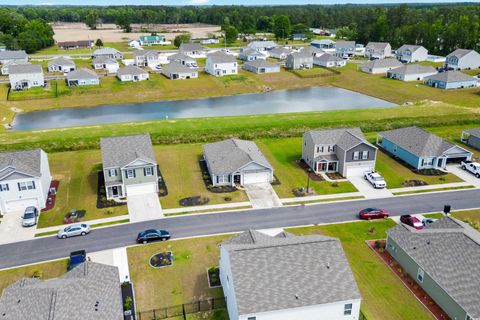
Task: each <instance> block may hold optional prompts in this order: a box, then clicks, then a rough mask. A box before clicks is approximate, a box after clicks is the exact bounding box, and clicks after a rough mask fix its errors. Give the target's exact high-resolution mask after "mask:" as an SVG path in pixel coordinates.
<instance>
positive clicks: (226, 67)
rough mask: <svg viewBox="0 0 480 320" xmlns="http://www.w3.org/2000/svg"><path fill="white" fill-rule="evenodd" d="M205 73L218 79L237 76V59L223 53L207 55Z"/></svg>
mask: <svg viewBox="0 0 480 320" xmlns="http://www.w3.org/2000/svg"><path fill="white" fill-rule="evenodd" d="M205 71H206V72H207V73H208V74H210V75H212V76H216V77H222V76H227V75H233V74H237V73H238V64H237V59H235V57H234V56H233V55H230V54H226V53H224V52H221V51H217V52H213V53H210V54H208V55H207V62H206V66H205Z"/></svg>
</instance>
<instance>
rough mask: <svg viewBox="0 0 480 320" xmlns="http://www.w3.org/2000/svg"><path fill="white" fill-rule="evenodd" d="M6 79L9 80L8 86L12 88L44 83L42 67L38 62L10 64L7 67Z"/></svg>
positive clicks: (24, 87) (40, 85) (25, 87)
mask: <svg viewBox="0 0 480 320" xmlns="http://www.w3.org/2000/svg"><path fill="white" fill-rule="evenodd" d="M8 79H9V80H10V88H12V89H13V90H24V89H30V88H33V87H43V86H44V85H45V78H44V77H43V69H42V66H41V65H39V64H17V65H12V66H10V67H9V68H8Z"/></svg>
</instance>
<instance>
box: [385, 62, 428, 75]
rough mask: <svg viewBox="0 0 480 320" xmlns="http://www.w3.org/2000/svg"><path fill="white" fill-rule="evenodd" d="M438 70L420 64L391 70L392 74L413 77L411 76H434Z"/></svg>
mask: <svg viewBox="0 0 480 320" xmlns="http://www.w3.org/2000/svg"><path fill="white" fill-rule="evenodd" d="M436 72H437V70H436V69H435V68H434V67H432V66H422V65H420V64H406V65H403V66H401V67H399V68H395V69H392V70H390V73H398V74H401V75H411V74H432V73H436Z"/></svg>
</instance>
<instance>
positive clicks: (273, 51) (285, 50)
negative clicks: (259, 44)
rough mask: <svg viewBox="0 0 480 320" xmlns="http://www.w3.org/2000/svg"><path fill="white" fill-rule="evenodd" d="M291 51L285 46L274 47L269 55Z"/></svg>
mask: <svg viewBox="0 0 480 320" xmlns="http://www.w3.org/2000/svg"><path fill="white" fill-rule="evenodd" d="M291 52H292V50H290V49H287V48H283V47H276V48H273V49H272V50H270V55H272V54H277V55H281V54H287V55H288V54H290V53H291Z"/></svg>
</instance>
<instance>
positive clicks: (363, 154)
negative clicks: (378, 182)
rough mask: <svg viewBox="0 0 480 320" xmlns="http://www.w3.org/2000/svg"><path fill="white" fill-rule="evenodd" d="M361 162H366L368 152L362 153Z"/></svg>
mask: <svg viewBox="0 0 480 320" xmlns="http://www.w3.org/2000/svg"><path fill="white" fill-rule="evenodd" d="M362 160H368V150H367V151H362Z"/></svg>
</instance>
